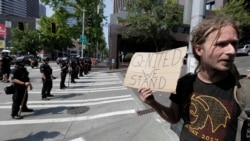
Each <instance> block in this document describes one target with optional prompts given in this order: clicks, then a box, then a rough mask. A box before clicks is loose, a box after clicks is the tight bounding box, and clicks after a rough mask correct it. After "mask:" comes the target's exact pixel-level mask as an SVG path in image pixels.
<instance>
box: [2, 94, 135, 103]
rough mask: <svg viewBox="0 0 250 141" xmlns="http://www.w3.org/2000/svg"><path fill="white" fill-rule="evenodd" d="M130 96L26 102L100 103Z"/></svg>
mask: <svg viewBox="0 0 250 141" xmlns="http://www.w3.org/2000/svg"><path fill="white" fill-rule="evenodd" d="M129 97H131V95H122V96H110V97H102V98H92V99H83V100H49V101H28V104H37V103H38V104H39V103H46V104H49V103H80V102H94V101H102V100H112V99H121V98H129ZM11 103H12V102H6V103H0V105H5V104H11Z"/></svg>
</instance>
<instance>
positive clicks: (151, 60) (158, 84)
mask: <svg viewBox="0 0 250 141" xmlns="http://www.w3.org/2000/svg"><path fill="white" fill-rule="evenodd" d="M186 52H187V47H181V48H177V49H172V50H167V51H162V52H157V53H135V54H134V55H133V57H132V59H131V61H130V64H129V67H128V70H127V74H126V77H125V80H124V85H125V86H128V87H133V88H141V87H145V88H151V89H152V90H156V91H165V92H175V88H176V84H177V81H178V78H179V76H180V72H181V67H182V64H183V57H184V56H185V55H186Z"/></svg>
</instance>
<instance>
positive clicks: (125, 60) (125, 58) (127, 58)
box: [123, 53, 134, 62]
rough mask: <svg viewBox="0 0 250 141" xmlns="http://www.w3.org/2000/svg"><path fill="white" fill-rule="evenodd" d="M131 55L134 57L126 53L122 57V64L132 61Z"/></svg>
mask: <svg viewBox="0 0 250 141" xmlns="http://www.w3.org/2000/svg"><path fill="white" fill-rule="evenodd" d="M133 55H134V54H133V53H127V54H126V55H125V56H124V59H123V61H124V62H130V60H131V59H132V57H133Z"/></svg>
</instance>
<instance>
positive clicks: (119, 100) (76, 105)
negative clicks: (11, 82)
mask: <svg viewBox="0 0 250 141" xmlns="http://www.w3.org/2000/svg"><path fill="white" fill-rule="evenodd" d="M131 100H134V99H133V98H123V99H117V100H105V101H99V102H88V103H78V104H67V105H66V104H65V103H62V104H49V105H45V104H44V103H43V101H41V104H37V105H35V104H29V107H31V108H54V107H79V106H92V105H100V104H108V103H116V102H123V101H131ZM9 108H11V105H7V106H0V109H9Z"/></svg>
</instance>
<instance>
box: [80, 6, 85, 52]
mask: <svg viewBox="0 0 250 141" xmlns="http://www.w3.org/2000/svg"><path fill="white" fill-rule="evenodd" d="M85 11H86V10H85V8H83V10H82V37H83V38H84V18H85ZM84 49H85V46H84V43H83V41H82V50H81V57H84V53H83V52H84Z"/></svg>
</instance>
